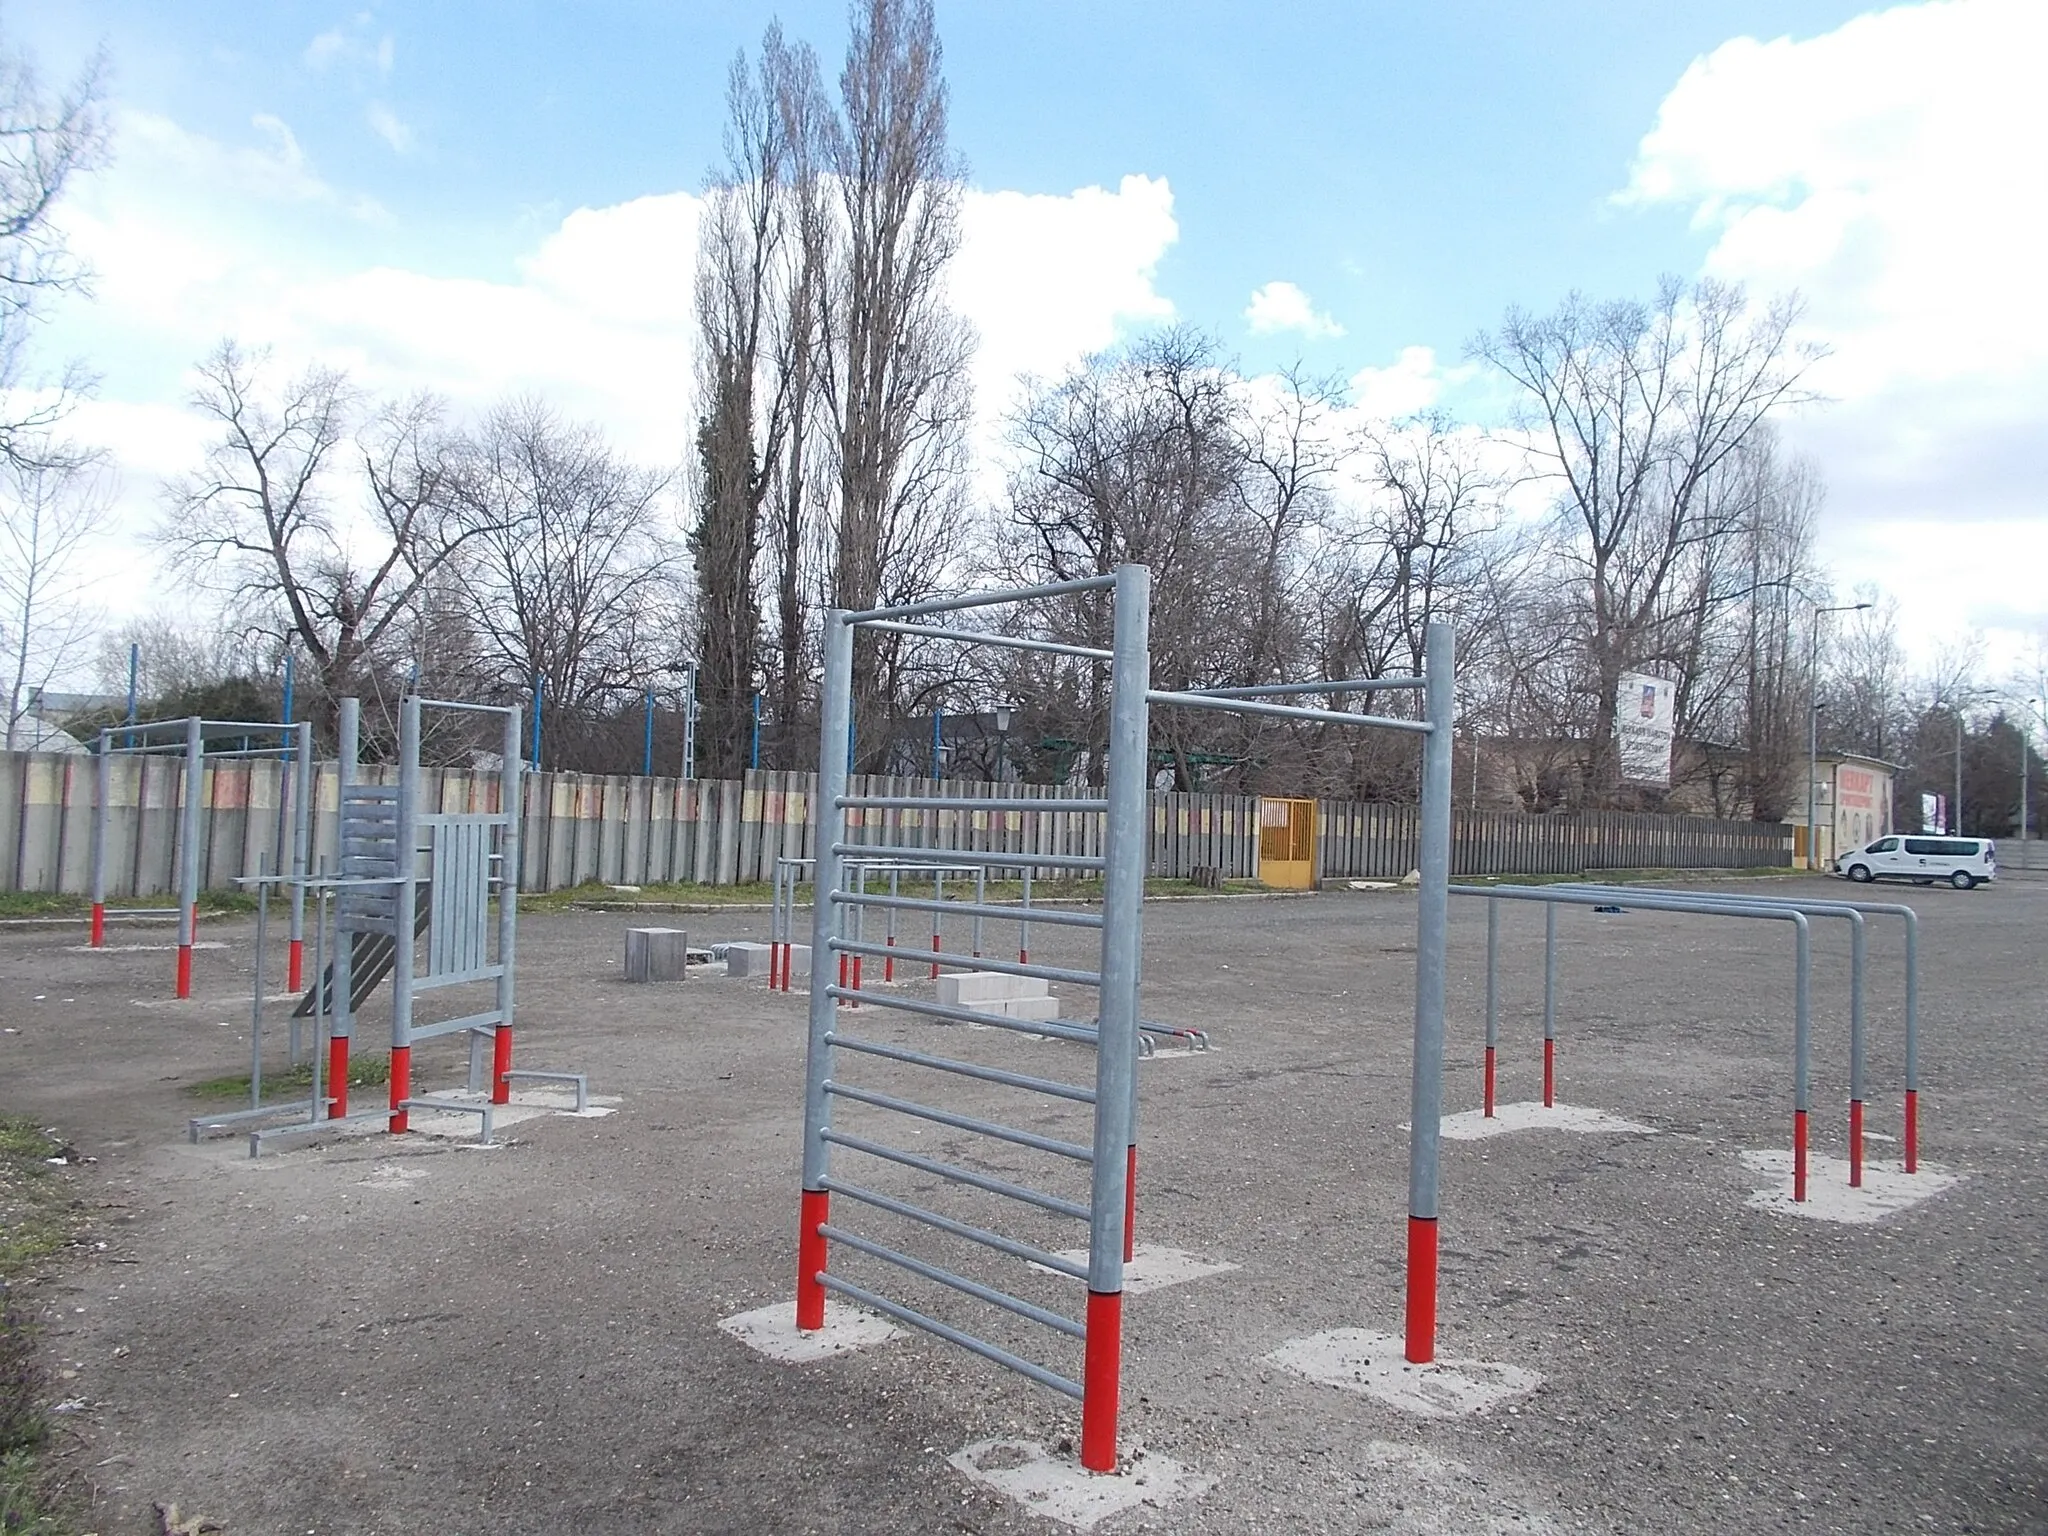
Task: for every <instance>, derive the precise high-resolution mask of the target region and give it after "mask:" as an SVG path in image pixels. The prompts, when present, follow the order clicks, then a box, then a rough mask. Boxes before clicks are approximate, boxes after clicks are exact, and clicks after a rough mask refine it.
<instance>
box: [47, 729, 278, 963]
mask: <svg viewBox="0 0 2048 1536" xmlns="http://www.w3.org/2000/svg"><path fill="white" fill-rule="evenodd" d="M209 730H212V731H216V732H220V731H233V732H237V733H239V734H240V735H241V736H242V737H243V738H244V739H245V740H246V739H247V738H248V737H251V736H277V737H280V738H282V739H281V740H279V742H278V743H277V744H276V745H275V746H268V747H243V748H241V749H239V750H233V751H225V752H212V753H209V752H208V751H207V750H206V733H207V731H209ZM166 732H176V733H177V734H176V736H175V737H171V738H170V739H167V740H164V741H152V740H151V739H150V737H151V736H152V735H153V734H157V733H166ZM117 735H118V736H123V737H126V738H127V740H126V741H125V742H123V743H122V744H120V745H116V744H115V742H114V738H115V737H116V736H117ZM171 755H178V756H182V757H183V758H184V760H185V775H184V785H183V803H182V804H181V805H180V807H179V820H178V827H179V831H178V963H177V980H176V995H177V996H178V997H181V998H189V997H190V996H191V995H192V946H193V944H194V943H195V942H196V941H197V939H198V934H199V881H200V874H201V864H202V860H201V858H200V853H199V843H200V825H201V823H200V811H201V808H202V803H203V800H204V798H205V788H206V759H207V758H208V757H212V758H215V759H221V758H228V757H236V758H242V757H277V758H282V759H283V760H284V762H285V763H286V764H287V765H288V767H289V768H290V769H291V771H290V772H289V773H287V774H285V775H284V777H283V779H282V780H281V781H280V785H279V792H278V798H279V802H280V803H279V805H278V831H279V836H278V842H279V853H280V855H282V854H283V853H284V851H285V848H284V844H285V829H286V826H287V818H289V827H290V856H291V868H292V874H293V875H294V876H297V877H303V876H304V875H305V873H306V861H307V858H308V856H309V853H310V849H311V846H312V825H313V817H312V801H313V727H312V726H311V725H310V724H308V723H306V722H305V721H300V722H298V723H296V724H291V723H285V722H280V721H275V720H272V721H254V720H206V719H202V718H201V717H199V716H198V715H190V716H187V717H186V718H184V719H182V720H149V721H141V722H138V723H136V724H133V725H121V726H109V727H107V728H106V729H104V730H102V731H101V732H100V739H99V754H98V759H97V762H96V764H95V771H94V775H93V791H94V793H93V806H92V851H91V863H92V907H91V916H90V918H89V920H88V928H87V938H86V942H87V944H88V945H89V946H90V947H91V948H93V949H100V948H103V947H104V946H105V944H106V942H107V919H108V918H109V917H140V916H154V915H155V914H156V912H157V909H156V908H153V907H109V906H108V905H107V813H108V811H109V810H110V809H112V806H111V802H112V800H113V793H114V758H115V757H116V756H122V757H158V756H171ZM280 863H282V858H280ZM291 892H292V897H291V947H290V951H289V959H288V960H287V962H286V971H287V976H288V978H289V985H290V987H291V988H292V990H294V991H296V990H297V989H298V986H299V978H300V971H301V967H302V962H303V959H304V955H305V925H306V894H305V888H304V886H303V885H293V886H292V887H291Z"/></svg>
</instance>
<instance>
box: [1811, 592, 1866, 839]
mask: <svg viewBox="0 0 2048 1536" xmlns="http://www.w3.org/2000/svg"><path fill="white" fill-rule="evenodd" d="M1868 607H1870V604H1869V603H1844V604H1842V605H1841V606H1840V607H1838V608H1815V609H1814V610H1813V623H1812V625H1811V626H1810V630H1811V633H1810V635H1809V636H1808V643H1807V648H1806V688H1807V705H1806V867H1807V868H1808V869H1815V868H1818V867H1819V866H1818V859H1819V856H1820V855H1819V849H1820V845H1819V843H1817V842H1815V841H1814V839H1815V836H1816V834H1817V828H1818V825H1819V818H1818V817H1817V815H1816V814H1815V811H1816V807H1817V804H1818V802H1819V799H1820V708H1821V706H1820V621H1821V620H1822V619H1823V618H1825V617H1826V616H1827V615H1829V614H1831V613H1861V612H1862V611H1863V610H1864V609H1866V608H1868Z"/></svg>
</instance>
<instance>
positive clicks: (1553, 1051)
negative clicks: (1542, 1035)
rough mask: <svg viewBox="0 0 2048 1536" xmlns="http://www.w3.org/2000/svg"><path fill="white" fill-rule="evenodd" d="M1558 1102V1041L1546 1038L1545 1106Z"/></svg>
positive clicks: (1544, 1066) (1544, 1055)
mask: <svg viewBox="0 0 2048 1536" xmlns="http://www.w3.org/2000/svg"><path fill="white" fill-rule="evenodd" d="M1556 1102H1557V1042H1556V1041H1555V1040H1549V1039H1546V1040H1545V1041H1544V1042H1543V1107H1544V1108H1545V1109H1549V1108H1550V1107H1551V1106H1552V1105H1553V1104H1555V1103H1556Z"/></svg>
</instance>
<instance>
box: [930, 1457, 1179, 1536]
mask: <svg viewBox="0 0 2048 1536" xmlns="http://www.w3.org/2000/svg"><path fill="white" fill-rule="evenodd" d="M946 1460H947V1462H948V1463H949V1464H950V1465H952V1466H953V1467H955V1468H957V1469H958V1470H959V1471H961V1472H963V1473H965V1474H966V1475H967V1476H968V1477H971V1478H973V1479H974V1481H976V1482H977V1483H985V1484H987V1485H988V1486H989V1487H991V1488H993V1489H995V1490H996V1491H997V1492H998V1493H1001V1494H1003V1495H1004V1496H1005V1497H1007V1498H1010V1499H1013V1500H1015V1501H1016V1502H1017V1504H1019V1505H1020V1506H1022V1507H1023V1508H1024V1509H1026V1510H1028V1511H1029V1512H1030V1513H1032V1514H1034V1515H1043V1516H1044V1517H1045V1518H1046V1519H1048V1520H1054V1521H1057V1522H1059V1523H1060V1524H1061V1525H1066V1526H1071V1527H1073V1528H1074V1529H1075V1530H1077V1531H1086V1530H1091V1529H1093V1528H1094V1527H1095V1526H1097V1525H1099V1524H1101V1523H1102V1522H1103V1521H1104V1520H1108V1519H1111V1518H1112V1517H1114V1516H1116V1515H1121V1514H1125V1513H1127V1512H1128V1511H1130V1510H1133V1509H1137V1508H1139V1507H1141V1506H1144V1505H1150V1506H1152V1507H1153V1508H1155V1509H1164V1508H1166V1507H1167V1506H1168V1505H1170V1504H1179V1503H1182V1502H1184V1501H1186V1500H1188V1499H1196V1498H1200V1497H1201V1496H1202V1495H1203V1494H1205V1493H1207V1492H1208V1491H1209V1490H1210V1489H1211V1488H1213V1487H1215V1486H1216V1479H1215V1478H1213V1477H1204V1476H1203V1475H1201V1474H1200V1473H1198V1472H1191V1471H1189V1470H1188V1469H1187V1468H1186V1467H1184V1466H1182V1465H1181V1464H1180V1463H1179V1462H1177V1461H1171V1460H1169V1459H1168V1458H1166V1457H1164V1456H1156V1455H1154V1454H1152V1453H1151V1452H1149V1451H1146V1450H1144V1449H1142V1448H1141V1449H1137V1450H1133V1451H1131V1452H1129V1453H1128V1454H1126V1455H1125V1457H1124V1459H1123V1463H1122V1465H1121V1466H1120V1467H1119V1468H1118V1470H1117V1471H1115V1472H1113V1473H1111V1472H1090V1471H1088V1470H1087V1469H1085V1468H1084V1467H1083V1466H1082V1465H1081V1464H1080V1462H1078V1461H1076V1460H1075V1459H1074V1458H1073V1457H1072V1456H1063V1455H1055V1454H1054V1453H1053V1452H1051V1451H1048V1450H1047V1449H1046V1448H1045V1447H1044V1446H1042V1445H1039V1444H1038V1443H1037V1442H1035V1441H1031V1440H979V1441H976V1442H975V1443H974V1444H973V1445H970V1446H968V1447H967V1448H966V1449H965V1450H961V1451H955V1452H954V1453H953V1454H952V1455H951V1456H948V1457H947V1458H946Z"/></svg>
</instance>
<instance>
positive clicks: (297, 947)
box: [285, 720, 320, 1066]
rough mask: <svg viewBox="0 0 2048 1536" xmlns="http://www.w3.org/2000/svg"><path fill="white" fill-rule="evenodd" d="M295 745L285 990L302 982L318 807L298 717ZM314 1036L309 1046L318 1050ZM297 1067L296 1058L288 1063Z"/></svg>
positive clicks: (309, 742) (309, 744) (307, 724)
mask: <svg viewBox="0 0 2048 1536" xmlns="http://www.w3.org/2000/svg"><path fill="white" fill-rule="evenodd" d="M292 737H293V740H294V742H295V743H296V745H295V746H294V748H293V753H292V778H293V789H292V802H293V804H294V806H295V807H296V814H294V816H293V818H292V933H291V948H290V949H289V950H288V951H287V952H286V955H287V958H286V964H285V990H286V991H287V992H296V991H298V990H299V988H300V987H301V986H303V985H304V984H305V957H306V871H307V870H308V869H309V868H311V867H312V863H311V861H312V857H313V817H314V815H315V814H316V812H317V810H318V807H316V806H315V805H314V804H313V723H312V722H311V721H310V720H301V721H300V722H299V723H298V724H297V725H296V726H294V727H293V728H292ZM319 1046H320V1042H319V1041H318V1040H317V1039H316V1040H315V1041H314V1042H313V1048H314V1049H315V1050H318V1049H319ZM292 1065H293V1066H297V1065H298V1062H297V1060H296V1059H294V1061H293V1062H292Z"/></svg>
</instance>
